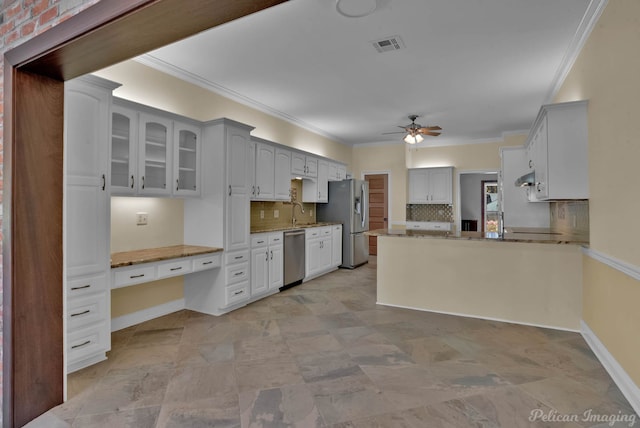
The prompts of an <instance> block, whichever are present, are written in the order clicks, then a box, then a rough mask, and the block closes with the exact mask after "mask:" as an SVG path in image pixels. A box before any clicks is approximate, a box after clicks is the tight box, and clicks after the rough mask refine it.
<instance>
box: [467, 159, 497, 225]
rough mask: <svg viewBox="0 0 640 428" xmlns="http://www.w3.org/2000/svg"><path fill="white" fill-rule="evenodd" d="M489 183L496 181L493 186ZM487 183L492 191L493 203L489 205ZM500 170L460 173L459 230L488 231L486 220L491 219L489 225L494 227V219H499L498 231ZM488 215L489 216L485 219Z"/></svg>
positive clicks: (490, 196)
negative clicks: (486, 191)
mask: <svg viewBox="0 0 640 428" xmlns="http://www.w3.org/2000/svg"><path fill="white" fill-rule="evenodd" d="M489 183H494V184H493V187H491V186H490V185H489ZM485 184H487V185H488V186H487V189H488V191H490V192H491V193H490V195H489V196H488V197H489V198H491V202H492V204H491V205H487V196H486V193H485V190H484V189H485ZM497 189H498V172H497V171H482V170H479V171H461V172H459V173H458V208H457V220H456V221H457V226H458V230H461V231H469V232H485V231H487V226H486V221H491V223H490V225H489V227H490V228H493V227H494V223H493V221H494V220H496V219H497V220H498V225H497V228H496V231H497V230H499V219H500V206H499V204H500V202H499V201H498V192H497ZM486 216H488V217H489V218H487V219H485V217H486Z"/></svg>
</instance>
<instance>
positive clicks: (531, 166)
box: [529, 159, 533, 168]
mask: <svg viewBox="0 0 640 428" xmlns="http://www.w3.org/2000/svg"><path fill="white" fill-rule="evenodd" d="M529 168H533V161H532V160H531V159H529Z"/></svg>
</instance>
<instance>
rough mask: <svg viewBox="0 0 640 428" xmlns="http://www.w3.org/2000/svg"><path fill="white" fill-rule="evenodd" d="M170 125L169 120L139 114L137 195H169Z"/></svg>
mask: <svg viewBox="0 0 640 428" xmlns="http://www.w3.org/2000/svg"><path fill="white" fill-rule="evenodd" d="M171 125H172V123H171V120H168V119H164V118H161V117H157V116H151V115H147V114H144V113H140V144H139V156H140V159H139V162H138V175H139V177H140V178H139V180H138V184H137V187H138V194H141V195H169V194H171V187H169V186H170V185H169V181H170V178H171V177H170V175H171V169H170V168H169V166H170V165H171V156H172V153H171V150H170V144H169V138H170V136H171V131H172V129H171V128H172V127H171Z"/></svg>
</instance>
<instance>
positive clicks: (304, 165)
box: [291, 152, 318, 178]
mask: <svg viewBox="0 0 640 428" xmlns="http://www.w3.org/2000/svg"><path fill="white" fill-rule="evenodd" d="M291 174H292V175H295V176H300V177H312V178H313V177H317V176H318V158H316V157H314V156H308V155H306V154H304V153H300V152H293V153H292V154H291Z"/></svg>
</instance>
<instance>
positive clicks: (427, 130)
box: [385, 114, 442, 144]
mask: <svg viewBox="0 0 640 428" xmlns="http://www.w3.org/2000/svg"><path fill="white" fill-rule="evenodd" d="M418 117H419V116H418V115H417V114H411V115H409V119H410V120H411V123H410V124H409V125H407V126H399V127H398V128H402V129H404V131H401V132H385V134H404V133H405V132H406V133H407V135H405V137H404V138H403V140H404V142H405V143H407V144H418V143H422V142H423V141H424V135H429V136H431V137H437V136H438V135H440V132H437V131H441V130H442V128H440V127H439V126H437V125H435V126H422V125H420V124H419V123H416V119H417V118H418Z"/></svg>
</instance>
